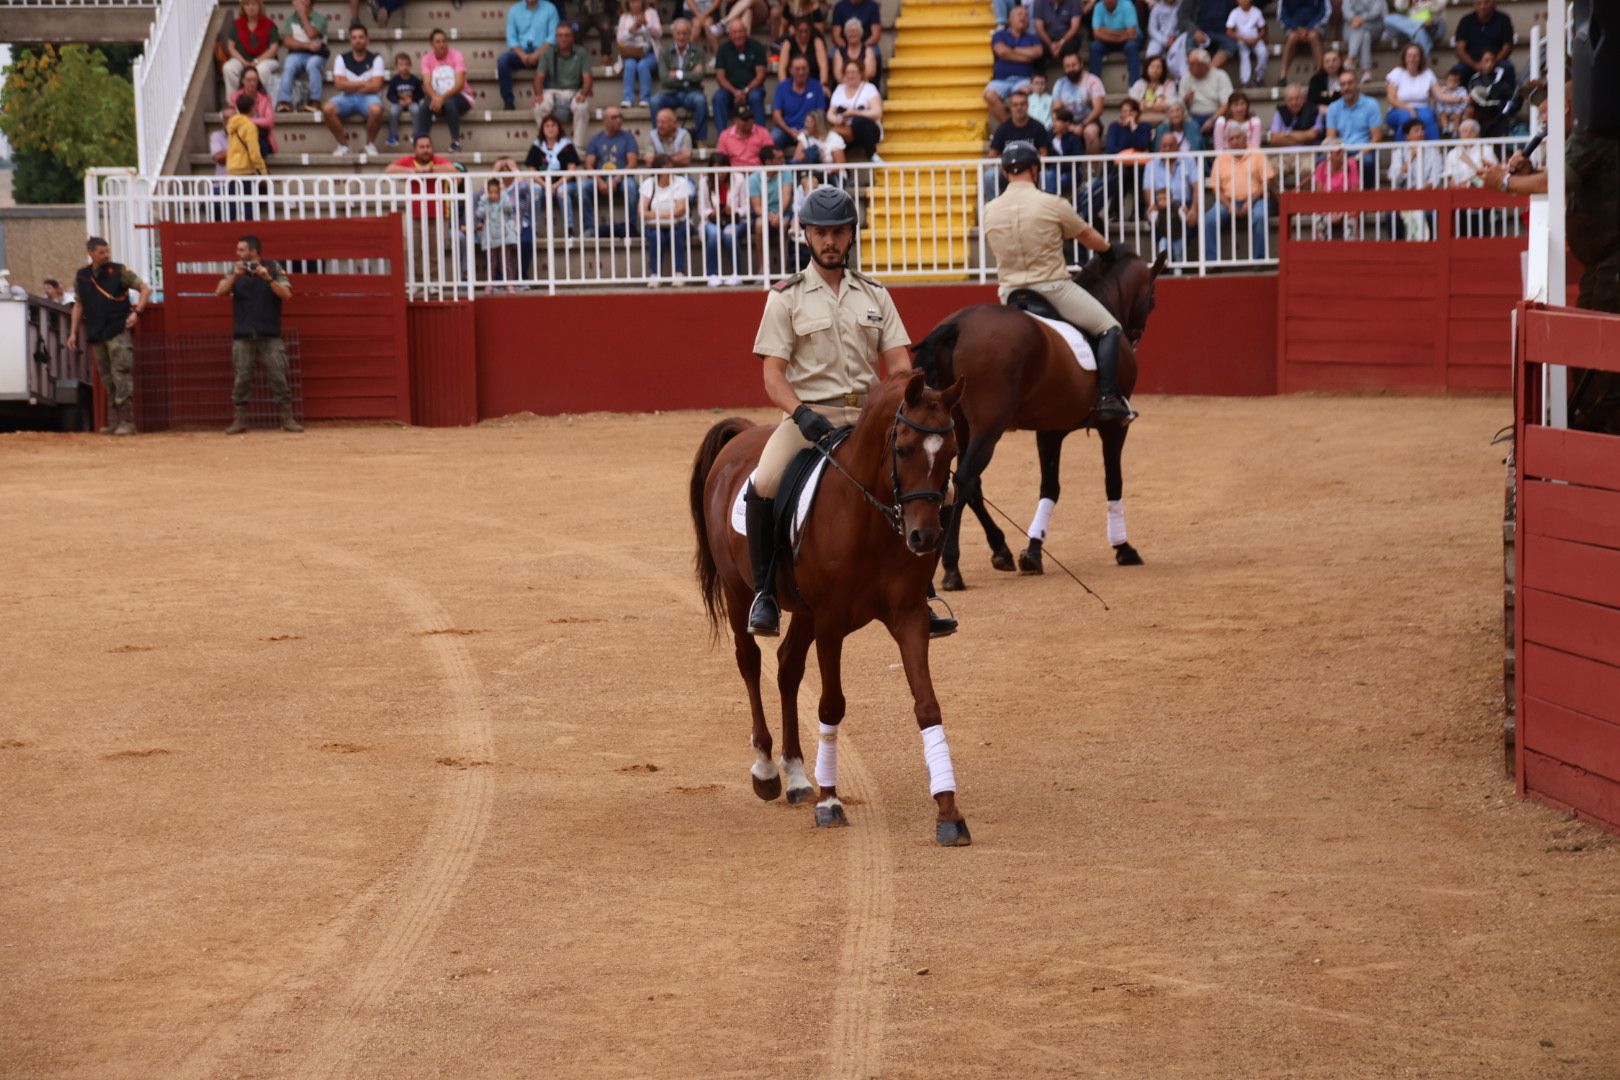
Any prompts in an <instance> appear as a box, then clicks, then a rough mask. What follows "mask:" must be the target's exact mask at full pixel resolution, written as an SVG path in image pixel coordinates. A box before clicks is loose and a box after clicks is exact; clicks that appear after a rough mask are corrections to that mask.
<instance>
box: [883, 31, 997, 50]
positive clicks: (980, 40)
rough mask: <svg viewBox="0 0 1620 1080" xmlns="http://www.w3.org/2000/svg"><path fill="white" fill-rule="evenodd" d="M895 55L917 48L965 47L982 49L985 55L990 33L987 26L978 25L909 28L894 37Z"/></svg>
mask: <svg viewBox="0 0 1620 1080" xmlns="http://www.w3.org/2000/svg"><path fill="white" fill-rule="evenodd" d="M896 44H897V49H896V53H897V55H901V54H902V53H901V50H902V49H903V50H904V51H903V55H905V56H910V55H912V54H913V52H915V51H916V50H918V49H923V50H929V51H931V50H933V49H948V48H956V47H964V46H965V47H966V48H969V49H983V50H984V55H985V56H987V57H988V56H990V55H991V52H990V33H989V30H988V29H987V28H983V27H978V26H923V27H917V28H915V29H910V30H907V31H906V32H905V36H904V37H902V38H897V39H896Z"/></svg>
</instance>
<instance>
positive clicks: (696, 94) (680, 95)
mask: <svg viewBox="0 0 1620 1080" xmlns="http://www.w3.org/2000/svg"><path fill="white" fill-rule="evenodd" d="M681 108H687V109H691V110H692V138H693V139H695V140H696V141H698V142H702V141H703V134H704V132H705V131H707V130H708V123H709V102H708V99H707V98H705V97H704V96H703V91H701V90H665V91H663V92H662V93H659V94H657V95H655V96H654V97H653V99H652V114H653V116H654V117H655V118H656V117H657V116H658V110H660V109H676V110H679V109H681Z"/></svg>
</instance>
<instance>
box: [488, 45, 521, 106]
mask: <svg viewBox="0 0 1620 1080" xmlns="http://www.w3.org/2000/svg"><path fill="white" fill-rule="evenodd" d="M525 66H526V65H525V64H524V63H523V58H522V57H521V56H519V55H518V54H517V50H516V49H508V50H506V51H505V52H503V53H501V55H500V58H499V59H497V60H496V61H495V76H496V78H497V79H499V80H500V84H501V107H502V108H505V109H515V108H517V105H516V104H514V103H513V99H512V74H513V73H514V72H516V71H518V70H520V69H523V68H525Z"/></svg>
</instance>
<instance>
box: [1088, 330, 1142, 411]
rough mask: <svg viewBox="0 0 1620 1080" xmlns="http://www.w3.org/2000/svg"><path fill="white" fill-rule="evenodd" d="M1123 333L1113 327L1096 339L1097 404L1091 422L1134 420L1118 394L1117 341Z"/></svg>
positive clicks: (1123, 399) (1129, 408) (1128, 405)
mask: <svg viewBox="0 0 1620 1080" xmlns="http://www.w3.org/2000/svg"><path fill="white" fill-rule="evenodd" d="M1122 333H1123V331H1122V330H1120V328H1119V327H1117V326H1116V327H1114V328H1113V329H1112V330H1109V331H1108V332H1107V333H1105V334H1103V336H1102V337H1100V338H1098V339H1097V404H1096V406H1095V407H1094V408H1092V410H1091V417H1092V419H1093V420H1119V421H1121V422H1123V423H1126V424H1128V423H1130V422H1131V421H1132V420H1135V419H1136V413H1134V412H1132V411H1131V407H1130V404H1129V403H1128V402H1126V400H1125V398H1124V396H1123V395H1121V394H1120V392H1119V382H1118V381H1117V380H1118V378H1119V339H1120V335H1121V334H1122Z"/></svg>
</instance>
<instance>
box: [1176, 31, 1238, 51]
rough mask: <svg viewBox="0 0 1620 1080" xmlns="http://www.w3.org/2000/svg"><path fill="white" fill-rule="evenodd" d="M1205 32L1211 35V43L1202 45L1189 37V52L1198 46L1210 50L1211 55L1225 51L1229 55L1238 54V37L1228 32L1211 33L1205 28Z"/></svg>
mask: <svg viewBox="0 0 1620 1080" xmlns="http://www.w3.org/2000/svg"><path fill="white" fill-rule="evenodd" d="M1204 33H1205V34H1206V35H1208V37H1209V44H1208V45H1203V46H1200V45H1199V44H1198V43H1197V42H1195V41H1193V40H1192V39H1191V38H1189V39H1188V40H1187V51H1188V52H1191V51H1192V50H1194V49H1197V48H1203V49H1207V50H1209V55H1211V56H1214V55H1215V54H1216V53H1218V52H1223V53H1225V54H1226V55H1227V56H1236V55H1237V54H1238V43H1237V39H1236V38H1233V37H1229V36H1228V35H1226V34H1219V33H1210V31H1208V30H1205V31H1204Z"/></svg>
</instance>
